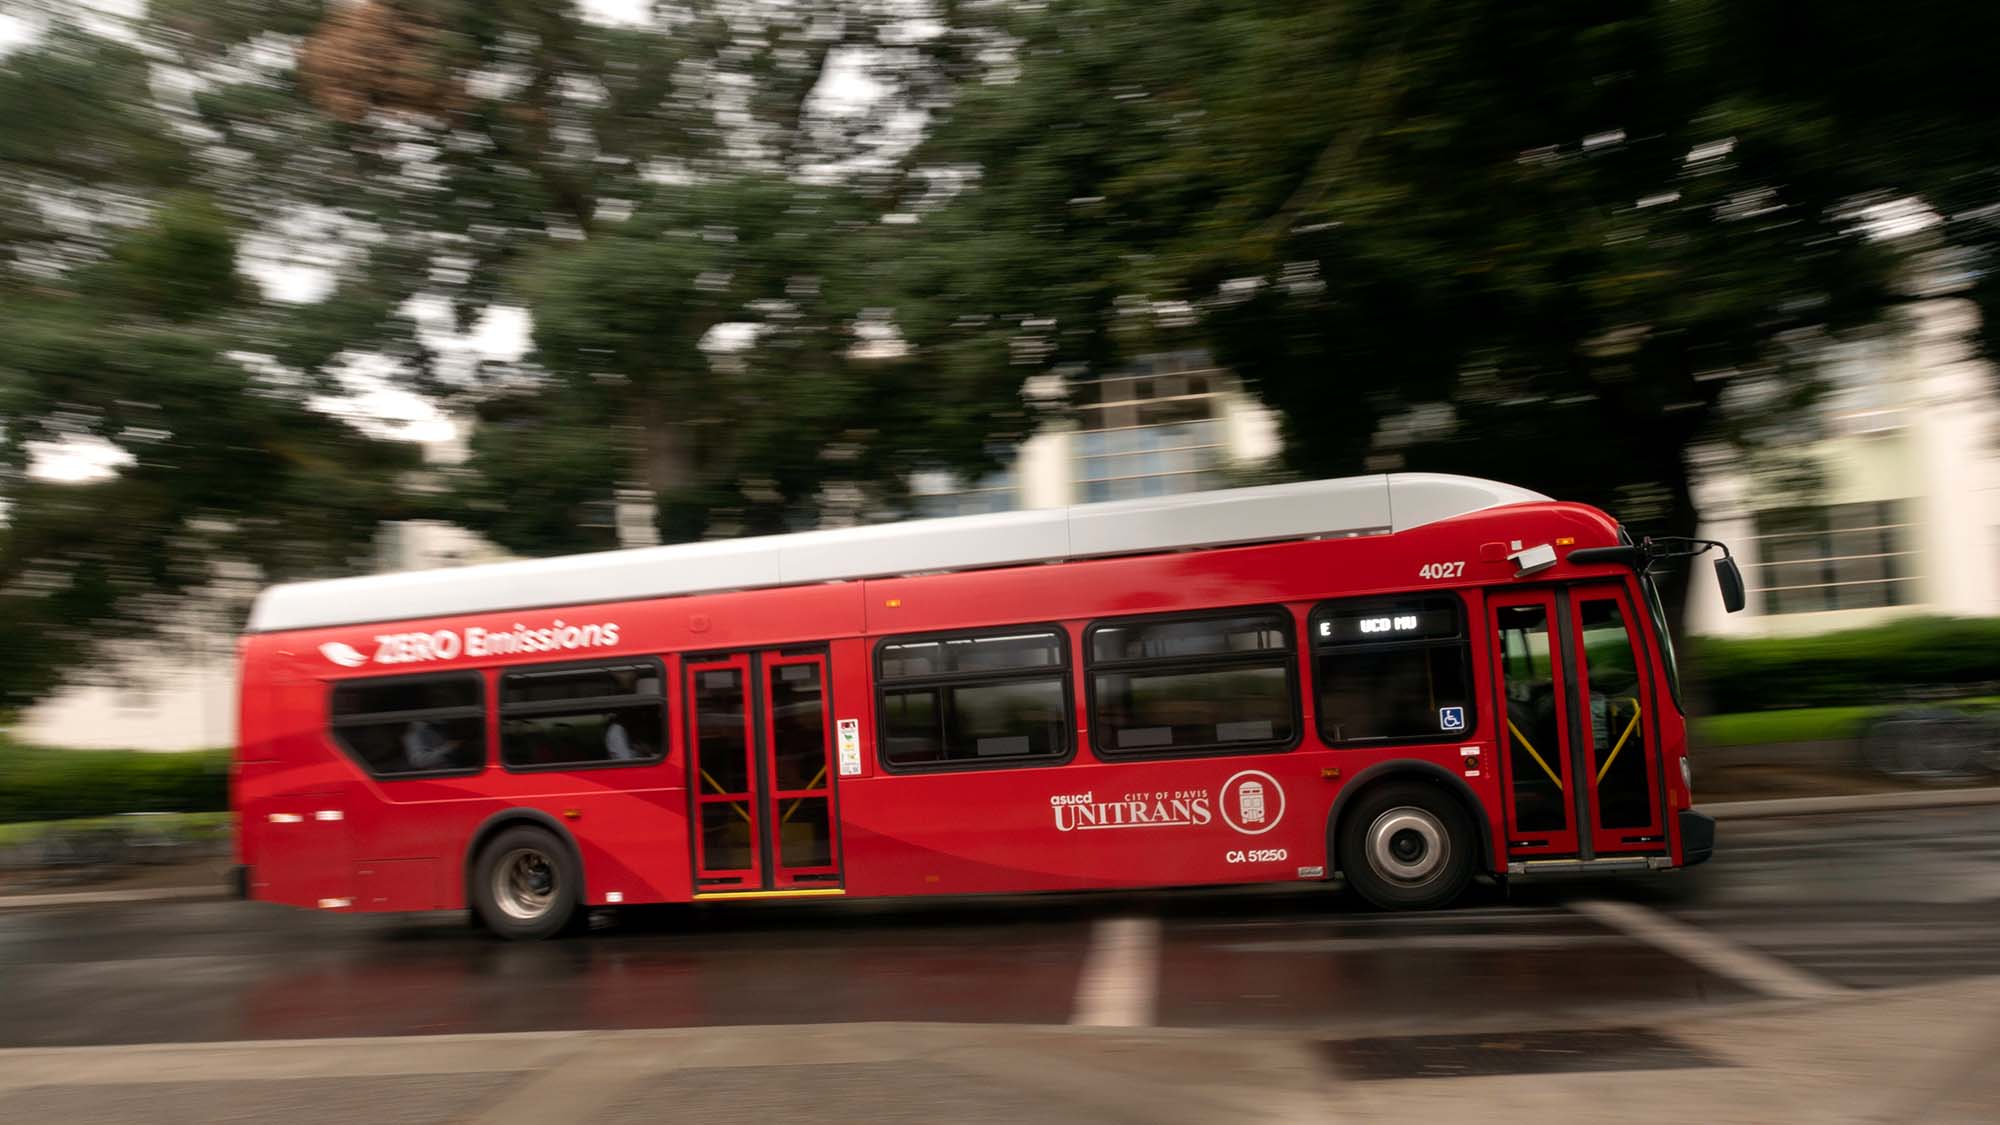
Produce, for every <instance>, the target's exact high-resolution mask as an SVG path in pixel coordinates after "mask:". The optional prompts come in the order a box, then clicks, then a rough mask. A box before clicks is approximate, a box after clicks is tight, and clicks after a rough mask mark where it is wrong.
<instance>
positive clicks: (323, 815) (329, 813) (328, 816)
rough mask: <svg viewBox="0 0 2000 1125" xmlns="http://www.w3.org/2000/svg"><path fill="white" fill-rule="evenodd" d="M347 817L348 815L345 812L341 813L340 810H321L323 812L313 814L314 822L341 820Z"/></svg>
mask: <svg viewBox="0 0 2000 1125" xmlns="http://www.w3.org/2000/svg"><path fill="white" fill-rule="evenodd" d="M346 815H347V814H346V813H343V812H341V811H340V810H339V809H321V810H319V811H318V812H316V813H314V814H313V819H314V820H339V819H341V818H342V817H344V816H346Z"/></svg>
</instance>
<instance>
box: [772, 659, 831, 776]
mask: <svg viewBox="0 0 2000 1125" xmlns="http://www.w3.org/2000/svg"><path fill="white" fill-rule="evenodd" d="M770 679H771V783H772V788H774V789H778V790H794V789H824V788H826V706H825V704H824V702H823V701H822V699H823V692H822V690H821V688H820V675H819V665H818V664H778V665H774V666H773V667H772V668H771V673H770Z"/></svg>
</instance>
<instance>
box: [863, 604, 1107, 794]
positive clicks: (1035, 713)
mask: <svg viewBox="0 0 2000 1125" xmlns="http://www.w3.org/2000/svg"><path fill="white" fill-rule="evenodd" d="M1068 668H1069V659H1068V647H1067V646H1066V645H1065V644H1064V643H1063V636H1062V634H1061V633H1060V632H1059V631H1056V630H1054V629H1050V628H1046V627H1031V628H1027V627H1024V628H1020V629H1010V630H1006V631H1004V632H997V633H974V634H965V635H957V636H942V637H940V636H933V637H891V638H889V639H887V640H885V641H883V642H882V643H881V644H880V645H877V646H876V649H875V679H876V691H877V695H876V698H877V709H878V713H879V714H880V716H881V726H880V729H881V742H880V745H879V753H880V755H881V760H882V764H883V765H884V766H886V767H887V768H889V769H892V770H895V769H925V768H931V769H939V768H946V769H948V768H951V767H954V766H970V765H1014V764H1019V763H1024V762H1053V761H1062V760H1064V759H1066V758H1068V757H1069V754H1070V743H1071V741H1072V736H1071V734H1070V732H1071V731H1072V730H1073V729H1074V728H1075V723H1074V721H1073V720H1072V718H1071V712H1070V689H1069V673H1068Z"/></svg>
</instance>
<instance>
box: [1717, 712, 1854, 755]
mask: <svg viewBox="0 0 2000 1125" xmlns="http://www.w3.org/2000/svg"><path fill="white" fill-rule="evenodd" d="M1885 710H1887V708H1884V707H1879V706H1875V707H1795V708H1793V709H1791V710H1789V711H1744V712H1741V713H1738V714H1735V715H1706V716H1703V717H1701V718H1698V719H1691V720H1689V723H1688V726H1689V731H1688V737H1689V739H1690V740H1691V741H1692V742H1693V743H1694V744H1695V745H1696V746H1761V745H1765V744H1767V743H1772V742H1827V741H1833V740H1836V739H1845V738H1857V737H1859V736H1860V734H1861V728H1862V727H1863V726H1864V725H1865V724H1866V723H1867V721H1868V720H1869V719H1870V718H1872V717H1874V716H1875V715H1878V714H1880V713H1882V712H1883V711H1885Z"/></svg>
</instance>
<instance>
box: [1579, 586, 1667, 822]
mask: <svg viewBox="0 0 2000 1125" xmlns="http://www.w3.org/2000/svg"><path fill="white" fill-rule="evenodd" d="M1577 623H1578V628H1579V629H1580V630H1581V631H1582V639H1583V668H1584V677H1583V679H1584V690H1585V692H1587V693H1588V694H1586V695H1585V696H1584V698H1585V699H1586V700H1588V709H1587V712H1586V713H1587V714H1588V715H1589V718H1590V756H1589V760H1590V771H1591V776H1590V778H1589V780H1590V782H1591V783H1592V786H1593V792H1594V793H1595V794H1596V798H1597V820H1598V823H1599V824H1600V825H1601V826H1602V827H1605V828H1649V827H1651V826H1652V824H1653V801H1652V787H1651V785H1650V784H1649V783H1648V776H1649V774H1648V770H1647V763H1648V762H1649V761H1650V760H1651V755H1650V754H1648V753H1647V746H1646V724H1645V723H1644V722H1643V719H1644V714H1643V708H1642V707H1641V706H1640V702H1639V700H1640V695H1639V673H1638V668H1639V664H1638V661H1637V659H1636V657H1635V655H1634V649H1633V647H1632V633H1631V629H1630V627H1629V624H1628V622H1627V621H1626V618H1625V613H1624V610H1623V608H1622V607H1621V606H1620V605H1619V603H1618V602H1617V601H1615V600H1612V599H1608V598H1606V599H1600V600H1591V601H1580V602H1578V603H1577Z"/></svg>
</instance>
